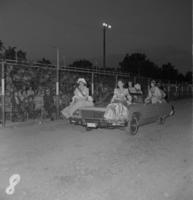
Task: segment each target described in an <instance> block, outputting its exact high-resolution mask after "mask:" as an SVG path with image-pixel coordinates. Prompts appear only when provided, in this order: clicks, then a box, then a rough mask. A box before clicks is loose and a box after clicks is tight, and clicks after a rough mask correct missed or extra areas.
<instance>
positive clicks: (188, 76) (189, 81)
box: [185, 71, 192, 84]
mask: <svg viewBox="0 0 193 200" xmlns="http://www.w3.org/2000/svg"><path fill="white" fill-rule="evenodd" d="M185 81H186V82H188V83H190V84H192V71H188V72H187V73H186V75H185Z"/></svg>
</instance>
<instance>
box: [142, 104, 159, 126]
mask: <svg viewBox="0 0 193 200" xmlns="http://www.w3.org/2000/svg"><path fill="white" fill-rule="evenodd" d="M143 112H144V113H143V116H144V123H151V122H154V121H156V120H157V119H158V117H159V112H158V104H144V109H143Z"/></svg>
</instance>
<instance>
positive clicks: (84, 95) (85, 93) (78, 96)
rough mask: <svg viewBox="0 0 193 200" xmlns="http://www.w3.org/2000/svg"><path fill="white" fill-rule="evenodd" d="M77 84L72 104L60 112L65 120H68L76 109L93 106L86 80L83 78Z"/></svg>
mask: <svg viewBox="0 0 193 200" xmlns="http://www.w3.org/2000/svg"><path fill="white" fill-rule="evenodd" d="M77 84H78V86H77V87H76V89H75V91H74V96H73V97H72V102H71V103H70V105H69V106H68V107H66V108H64V109H63V110H62V111H61V113H62V115H63V116H64V117H65V118H67V119H68V118H70V117H71V116H72V115H73V113H74V112H75V111H76V110H77V109H78V108H80V107H85V106H93V99H92V97H91V96H89V89H88V88H87V86H86V84H87V83H86V80H85V79H84V78H79V79H78V81H77Z"/></svg>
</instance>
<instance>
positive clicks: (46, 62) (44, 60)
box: [38, 58, 52, 65]
mask: <svg viewBox="0 0 193 200" xmlns="http://www.w3.org/2000/svg"><path fill="white" fill-rule="evenodd" d="M38 63H40V64H43V65H44V64H45V65H50V64H52V63H51V61H50V60H48V59H46V58H42V59H41V60H39V61H38Z"/></svg>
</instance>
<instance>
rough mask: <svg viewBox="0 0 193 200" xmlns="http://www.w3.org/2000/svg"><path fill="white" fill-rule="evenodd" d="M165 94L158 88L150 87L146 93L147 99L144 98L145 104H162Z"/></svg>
mask: <svg viewBox="0 0 193 200" xmlns="http://www.w3.org/2000/svg"><path fill="white" fill-rule="evenodd" d="M164 97H165V93H164V92H163V91H161V90H160V89H159V88H158V87H152V88H151V89H149V91H148V97H147V98H146V100H145V102H146V103H149V102H150V103H152V104H155V103H162V102H164V101H165V100H164Z"/></svg>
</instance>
